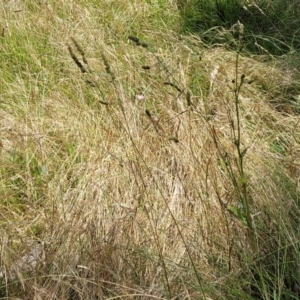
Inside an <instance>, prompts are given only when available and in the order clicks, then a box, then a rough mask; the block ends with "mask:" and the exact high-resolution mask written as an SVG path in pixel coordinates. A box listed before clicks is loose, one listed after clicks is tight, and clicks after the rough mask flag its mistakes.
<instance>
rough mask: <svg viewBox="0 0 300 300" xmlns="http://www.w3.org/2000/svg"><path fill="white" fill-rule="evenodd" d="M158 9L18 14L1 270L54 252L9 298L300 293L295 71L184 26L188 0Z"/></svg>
mask: <svg viewBox="0 0 300 300" xmlns="http://www.w3.org/2000/svg"><path fill="white" fill-rule="evenodd" d="M152 4H153V3H152ZM152 4H151V3H144V2H141V1H131V2H130V3H127V2H126V3H125V2H124V1H113V2H110V3H104V2H103V3H101V4H99V3H98V2H97V8H98V9H101V11H102V12H103V14H102V15H99V14H98V10H94V9H93V5H95V3H93V2H90V3H89V5H87V2H85V3H79V2H76V3H68V2H64V3H61V6H60V7H58V6H57V3H56V2H55V1H50V2H49V3H48V6H47V7H39V6H36V5H33V4H32V3H31V2H30V3H29V2H28V3H26V1H25V2H24V7H25V8H26V9H29V10H30V14H24V15H23V17H24V18H25V19H26V22H19V20H18V19H17V17H15V15H13V16H14V17H11V18H10V19H7V21H8V25H9V29H10V32H11V37H10V38H6V37H4V39H3V40H2V44H1V45H0V49H1V50H2V51H4V50H5V51H6V53H8V54H7V55H8V56H7V57H6V58H5V59H4V58H3V57H2V60H3V61H2V62H3V65H5V68H3V69H2V71H1V72H2V73H3V74H2V75H3V76H2V78H3V80H2V82H1V89H2V90H1V92H2V93H1V95H3V96H1V97H3V99H2V100H3V101H2V102H1V107H0V114H1V120H2V123H1V124H2V125H1V135H0V139H1V154H2V155H1V168H0V174H1V177H0V189H1V193H2V195H4V196H3V198H4V200H3V202H1V215H2V216H3V218H2V221H1V224H0V225H1V228H0V231H1V232H2V234H0V236H1V237H3V238H2V241H1V266H2V267H5V269H6V270H10V269H11V268H12V266H13V265H14V261H15V259H16V260H18V259H19V258H21V257H22V256H24V254H25V253H27V250H28V249H27V248H30V247H29V246H28V245H30V242H29V241H30V240H32V239H33V240H37V239H38V240H42V241H43V242H45V254H46V256H45V260H44V261H43V263H42V264H39V266H37V267H36V268H33V269H30V270H26V271H24V272H22V274H21V275H22V276H20V277H17V278H14V279H13V280H11V279H8V278H4V280H2V282H1V288H2V290H1V293H2V294H1V295H3V297H7V298H8V297H18V298H33V297H35V298H36V299H38V298H42V299H53V298H56V299H66V298H69V299H108V298H114V297H118V298H128V297H136V298H141V299H153V298H156V299H175V298H182V299H183V298H190V299H214V298H218V299H255V298H260V299H272V298H273V299H275V297H277V298H280V297H282V298H284V297H285V298H286V299H288V297H291V298H292V297H294V298H295V297H297V293H298V286H297V281H296V278H297V274H298V273H297V272H298V271H297V270H298V269H299V268H298V266H299V261H298V253H299V252H298V243H297V237H298V232H297V219H298V211H299V210H298V206H299V205H298V204H299V201H298V200H299V199H298V198H299V191H298V186H297V178H298V177H297V176H298V170H297V166H298V152H299V141H298V139H297V136H298V135H299V128H298V116H297V113H296V111H290V110H288V109H287V110H286V111H285V113H284V114H283V112H282V110H279V109H278V106H277V105H276V104H275V102H276V103H280V102H281V100H283V95H284V94H285V92H286V90H287V89H288V88H290V87H291V86H292V87H293V93H295V95H296V94H297V87H298V85H297V83H296V80H295V78H296V75H295V74H296V71H295V70H292V69H290V68H289V67H288V65H285V62H284V61H283V59H284V58H282V61H277V60H275V59H274V58H273V60H272V59H269V60H268V61H264V60H263V59H261V60H259V59H254V58H250V57H246V56H244V54H243V52H242V51H241V47H238V48H236V49H238V51H237V52H236V51H229V50H228V49H226V48H225V47H210V46H208V45H205V44H204V43H202V42H201V40H200V39H199V37H197V36H179V35H178V33H176V31H175V29H177V27H175V29H174V28H173V30H169V29H168V26H171V24H175V23H176V21H177V20H178V15H176V13H177V10H176V9H177V8H176V5H175V3H173V2H164V1H161V2H160V3H158V2H157V3H155V4H153V5H152ZM25 8H24V9H25ZM41 9H42V10H44V11H43V12H44V13H41V11H40V10H41ZM162 9H163V12H162V17H157V16H161V15H160V14H157V12H158V11H160V12H161V10H162ZM46 12H47V13H46ZM71 12H72V13H71ZM145 19H146V20H145ZM37 20H38V24H39V25H41V26H35V24H36V22H37ZM80 20H81V21H82V20H85V22H81V21H80ZM145 21H147V22H145ZM22 24H23V25H24V24H25V25H24V27H22V26H23V25H22ZM26 24H27V25H26ZM28 24H29V25H30V26H29V25H28ZM99 24H100V25H101V26H100V25H99ZM75 25H76V26H75ZM233 25H234V24H233ZM238 25H239V26H240V25H241V24H238ZM26 26H29V27H26ZM31 28H34V29H35V30H30V31H29V29H31ZM45 28H47V30H49V31H47V33H48V34H47V41H48V42H47V47H45V48H47V51H46V50H44V46H41V43H38V42H34V41H40V39H41V37H43V36H44V29H45ZM124 28H125V29H124ZM20 29H22V30H21V32H23V33H27V35H24V36H26V39H23V40H22V44H21V46H19V44H18V43H17V42H16V38H14V35H16V34H19V33H20ZM50 29H51V30H50ZM124 30H125V31H124ZM58 32H60V33H61V34H57V33H58ZM29 33H30V34H29ZM62 33H63V34H62ZM71 37H76V40H75V39H74V38H73V39H72V38H71ZM128 37H130V38H129V40H128ZM42 39H43V38H42ZM70 39H71V41H72V43H70V45H69V51H68V44H69V41H70ZM144 41H146V42H144ZM239 43H240V45H239ZM242 43H244V40H243V37H242V34H241V32H240V35H237V36H236V37H235V43H234V44H233V46H238V45H239V46H241V45H242ZM143 45H144V46H143ZM145 45H147V47H145ZM28 49H30V51H27V50H28ZM7 50H9V51H7ZM44 51H45V52H44ZM15 53H18V56H17V58H18V59H19V58H20V57H24V58H25V59H24V60H23V62H24V64H23V65H21V66H20V67H18V68H15V67H12V66H13V64H7V63H5V62H6V61H7V59H8V60H9V61H14V60H15V59H16V57H15V55H14V54H15ZM40 53H42V54H45V57H44V56H43V61H42V60H41V57H42V56H41V55H40ZM31 58H35V60H34V67H33V66H32V65H31V63H32V64H33V62H32V59H31ZM18 61H19V60H18ZM74 63H75V64H74ZM49 66H53V67H51V68H50V67H49ZM145 66H147V67H146V68H145ZM278 66H280V67H278ZM283 66H285V68H283ZM82 68H84V70H85V72H82ZM16 70H17V72H16ZM36 70H38V71H36ZM80 73H82V74H80ZM288 73H291V74H292V75H291V76H290V77H289V78H290V80H286V78H287V77H286V75H287V74H288ZM78 74H79V75H80V76H78ZM8 78H9V79H10V80H7V79H8ZM284 79H285V81H284ZM275 100H276V101H275ZM104 103H106V104H107V105H99V104H104ZM287 107H288V104H286V108H287ZM287 137H289V138H287ZM286 203H288V207H287V205H286ZM8 245H9V246H8ZM12 258H13V259H12ZM241 278H243V279H241Z"/></svg>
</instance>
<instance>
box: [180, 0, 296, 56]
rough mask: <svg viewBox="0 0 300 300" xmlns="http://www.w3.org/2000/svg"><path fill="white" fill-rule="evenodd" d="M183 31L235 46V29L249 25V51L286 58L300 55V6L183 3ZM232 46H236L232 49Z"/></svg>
mask: <svg viewBox="0 0 300 300" xmlns="http://www.w3.org/2000/svg"><path fill="white" fill-rule="evenodd" d="M180 3H181V5H180V11H181V14H182V19H183V21H182V28H183V30H184V31H188V32H193V33H198V34H199V35H200V36H201V38H202V39H204V40H206V42H208V43H210V44H228V45H231V44H232V41H233V40H234V38H235V36H234V31H233V30H232V26H233V25H234V24H236V23H237V21H240V22H241V23H243V24H244V25H245V34H244V37H243V39H244V44H245V49H247V50H248V51H251V52H254V53H260V54H271V55H282V54H286V53H289V52H291V51H295V50H296V51H297V50H298V49H299V46H300V41H299V39H298V38H297V35H298V34H297V33H298V28H299V23H297V20H298V18H297V15H298V14H299V9H300V7H299V4H298V3H297V1H290V2H287V1H282V0H276V1H272V3H270V1H265V0H259V1H252V2H251V3H249V1H237V0H227V1H223V0H216V1H180ZM231 46H232V45H231Z"/></svg>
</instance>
